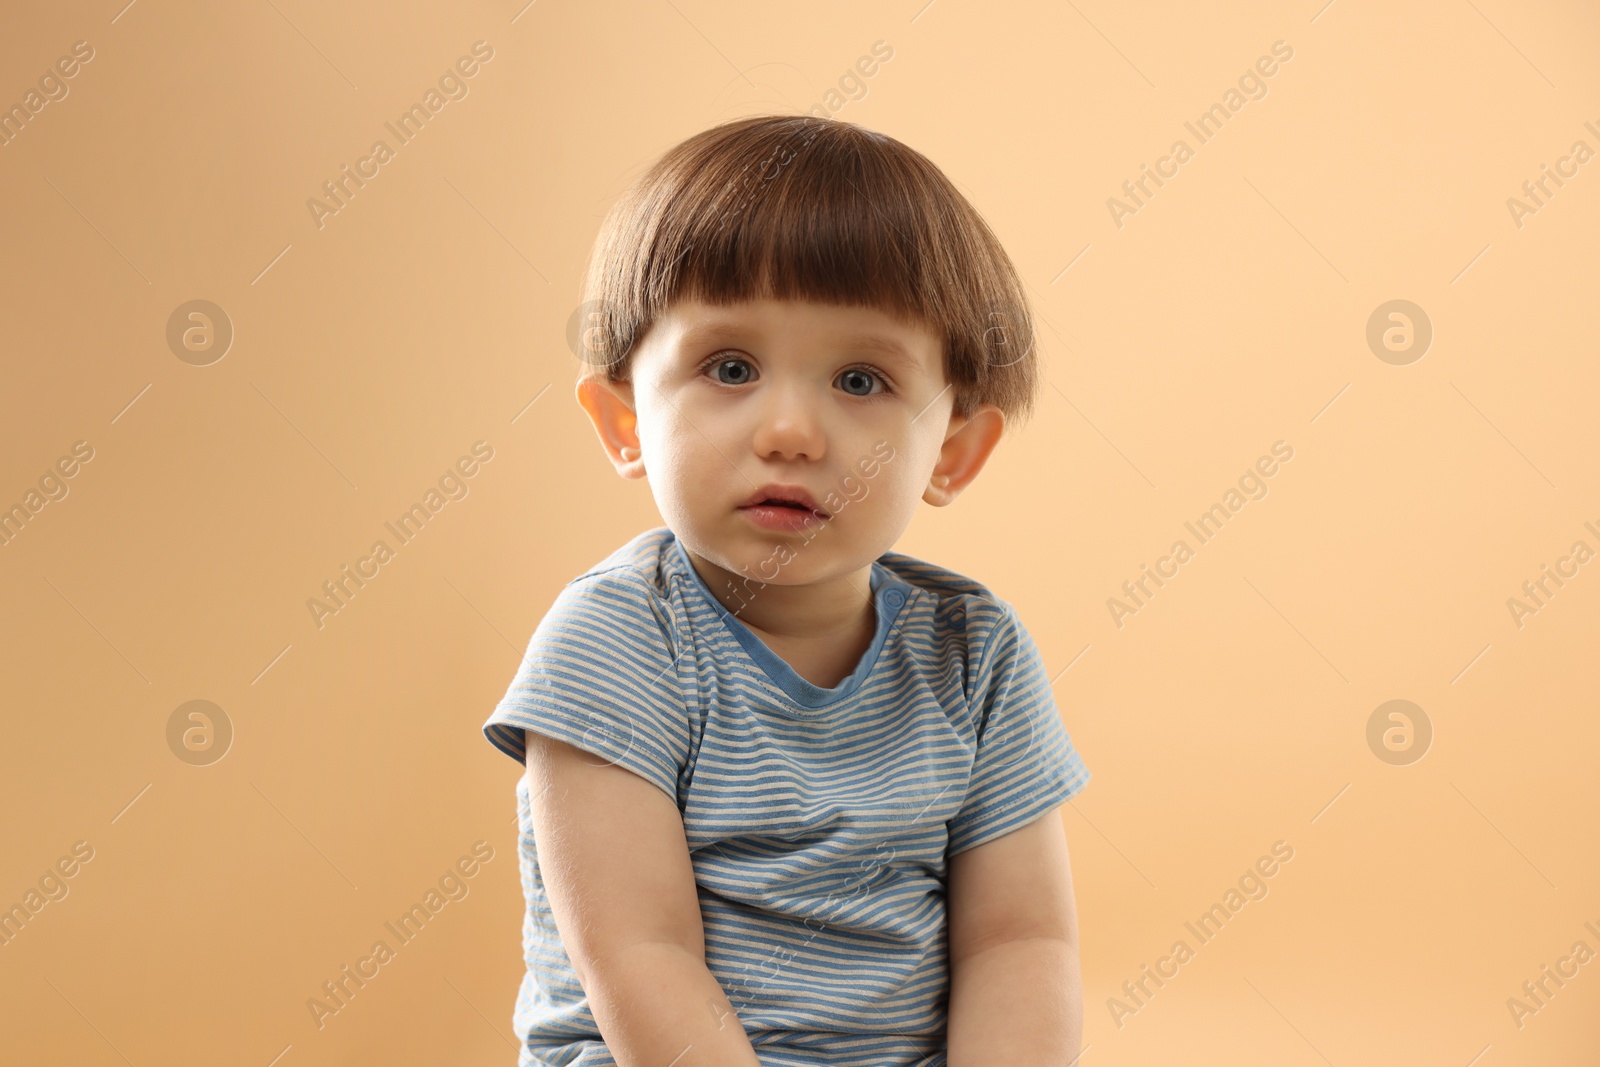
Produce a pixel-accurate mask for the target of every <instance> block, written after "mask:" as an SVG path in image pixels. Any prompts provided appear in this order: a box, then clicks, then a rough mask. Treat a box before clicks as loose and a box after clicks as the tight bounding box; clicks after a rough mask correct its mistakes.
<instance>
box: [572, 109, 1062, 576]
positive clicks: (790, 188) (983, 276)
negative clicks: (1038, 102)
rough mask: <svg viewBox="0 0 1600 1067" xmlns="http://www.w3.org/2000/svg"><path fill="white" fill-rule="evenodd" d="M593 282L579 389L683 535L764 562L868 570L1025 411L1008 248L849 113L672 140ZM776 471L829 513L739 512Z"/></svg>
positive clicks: (605, 250)
mask: <svg viewBox="0 0 1600 1067" xmlns="http://www.w3.org/2000/svg"><path fill="white" fill-rule="evenodd" d="M584 296H585V303H584V307H585V309H587V311H588V321H587V322H586V323H585V324H584V325H585V327H586V328H585V329H584V331H583V334H582V337H583V342H582V345H581V349H580V354H581V355H582V357H583V358H584V360H585V362H586V363H587V364H588V367H587V368H586V370H585V373H584V375H583V377H582V378H581V379H580V381H579V383H578V398H579V402H580V403H581V404H582V405H583V406H584V408H585V410H586V411H588V413H589V415H590V417H591V418H592V419H593V421H594V424H595V428H596V430H597V431H598V433H599V435H600V438H601V441H602V443H603V444H604V445H605V447H606V451H607V453H608V455H609V456H610V458H611V460H612V462H613V464H614V465H615V466H616V468H617V470H618V472H619V473H620V474H622V475H623V476H624V477H629V478H637V477H642V476H645V475H646V473H647V472H648V475H649V480H650V484H651V487H652V490H653V492H654V494H655V498H656V504H657V506H658V508H659V509H660V511H661V514H662V516H663V518H664V519H665V520H666V521H667V524H668V525H669V526H670V527H671V528H672V530H673V531H674V533H676V534H677V536H678V537H679V538H680V539H681V540H682V541H683V542H684V545H685V547H686V548H688V549H689V550H690V551H691V552H692V553H695V554H696V555H698V556H700V557H702V558H704V559H706V560H709V561H710V562H712V563H714V564H716V565H717V566H720V567H722V568H724V569H726V570H728V571H730V572H742V573H745V574H748V575H751V576H753V577H756V578H757V579H758V580H760V581H765V582H773V583H776V584H780V585H791V584H807V583H810V582H815V581H820V580H824V579H827V578H832V577H837V576H839V575H843V574H849V573H852V572H855V571H858V570H859V569H860V568H861V567H863V566H865V565H866V564H868V563H870V562H871V561H872V560H873V559H876V558H877V557H878V556H879V555H882V553H883V552H885V551H887V550H888V549H889V548H891V547H893V545H894V543H895V541H896V540H898V538H899V536H900V534H901V533H902V532H903V531H904V530H905V528H906V526H907V525H908V524H909V523H910V521H911V517H912V514H913V512H914V511H915V509H916V503H917V501H918V500H919V499H920V500H925V501H927V502H928V503H930V504H934V505H936V506H943V505H945V504H948V503H950V502H951V501H952V500H954V499H955V497H956V496H957V495H958V494H959V493H960V492H961V490H962V489H964V488H965V487H966V486H967V485H968V484H969V483H970V482H971V481H972V479H973V478H975V477H977V474H978V472H979V470H981V469H982V467H983V464H984V462H985V461H986V460H987V459H988V457H989V454H990V452H991V451H992V450H993V448H994V446H995V445H996V444H997V443H998V441H999V438H1000V435H1001V433H1002V431H1003V429H1004V426H1005V423H1006V421H1007V420H1008V419H1012V418H1020V417H1023V416H1025V415H1026V414H1027V413H1028V412H1029V409H1030V408H1031V406H1032V401H1033V395H1034V391H1035V388H1036V383H1037V377H1038V371H1037V366H1036V361H1035V358H1034V353H1033V328H1032V321H1031V316H1030V313H1029V310H1028V303H1027V300H1026V297H1025V295H1024V292H1023V288H1022V283H1021V280H1020V279H1019V278H1018V277H1017V274H1016V271H1015V269H1014V268H1013V267H1012V265H1011V261H1010V259H1009V257H1007V255H1006V253H1005V251H1004V249H1002V248H1001V247H1000V244H999V242H998V241H997V240H996V239H995V237H994V235H993V233H991V232H990V230H989V228H988V227H987V226H986V225H985V224H984V222H983V220H982V218H981V217H980V216H979V215H978V213H977V212H976V211H975V210H974V209H973V208H972V206H971V205H970V204H969V203H968V202H967V201H966V199H965V198H964V197H963V196H962V195H961V194H960V192H959V191H957V190H956V188H955V186H954V185H952V184H951V183H950V181H949V180H948V179H947V178H946V177H945V176H944V175H943V174H942V173H941V172H940V171H939V169H938V168H937V167H935V166H934V165H933V164H932V163H931V162H929V161H928V160H927V159H926V158H925V157H924V156H922V155H921V154H920V153H918V152H916V151H914V150H912V149H910V148H908V147H906V146H905V145H903V144H901V143H900V142H898V141H896V140H894V139H893V138H890V137H887V136H885V135H883V134H879V133H874V132H872V131H869V130H864V129H862V128H860V127H858V126H855V125H852V124H850V123H844V122H838V121H835V120H831V119H818V118H814V117H811V116H762V117H756V118H747V119H740V120H737V121H734V122H729V123H725V124H723V125H721V126H717V127H714V128H712V129H710V130H707V131H705V132H703V133H700V134H697V135H695V136H693V137H691V138H689V139H688V140H686V141H684V142H682V143H681V144H679V145H677V146H675V147H674V148H672V149H670V150H669V151H668V152H667V153H666V154H665V155H664V156H663V157H662V158H661V159H660V160H658V161H657V162H656V163H655V165H654V166H653V167H651V168H650V170H649V171H647V172H646V173H645V174H644V175H643V176H642V177H641V178H640V179H639V180H638V181H637V182H635V183H634V185H633V186H632V187H631V188H630V189H629V190H628V192H627V193H625V194H624V196H623V197H622V199H621V200H620V201H619V202H618V203H617V204H616V205H615V206H614V207H613V208H612V211H611V213H610V214H609V216H608V217H607V218H606V221H605V223H604V225H603V226H602V228H601V231H600V235H599V237H598V238H597V240H596V243H595V251H594V255H593V257H592V259H591V261H590V265H589V275H588V279H587V284H586V289H585V294H584ZM896 346H898V347H899V349H900V350H901V351H900V352H899V353H895V352H894V351H892V349H893V348H894V347H896ZM774 484H777V485H783V486H791V487H799V488H800V489H803V490H804V491H806V492H808V493H809V495H810V497H811V498H812V500H813V501H814V502H815V505H816V510H817V512H820V514H814V515H812V516H811V518H810V522H809V523H808V524H806V525H805V527H804V528H800V529H795V530H785V529H782V528H780V527H779V526H776V525H774V524H773V523H772V522H763V521H761V520H762V515H763V513H762V512H759V511H752V510H749V509H745V510H741V507H742V506H743V505H745V504H746V503H747V501H748V500H750V499H751V498H752V497H759V496H762V495H763V490H764V489H765V488H766V487H768V486H771V485H774ZM768 514H769V515H770V513H768ZM780 514H781V513H780ZM796 515H797V517H804V513H796Z"/></svg>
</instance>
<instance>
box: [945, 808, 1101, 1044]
mask: <svg viewBox="0 0 1600 1067" xmlns="http://www.w3.org/2000/svg"><path fill="white" fill-rule="evenodd" d="M1060 812H1061V809H1060V808H1054V809H1052V810H1051V811H1049V812H1047V813H1046V814H1045V815H1043V816H1042V817H1040V818H1039V819H1036V820H1035V821H1033V822H1031V823H1029V824H1028V825H1026V826H1023V827H1020V828H1018V829H1016V830H1013V831H1012V832H1011V833H1009V834H1006V835H1004V836H1002V837H997V838H995V839H994V840H993V841H986V842H985V843H983V844H981V845H978V846H976V847H974V848H969V849H967V850H966V851H964V852H958V853H957V854H956V855H954V856H952V857H950V867H949V871H948V884H947V886H946V899H947V908H948V915H949V924H950V927H949V933H950V1008H949V1019H948V1022H947V1045H948V1048H949V1064H950V1067H1068V1065H1069V1064H1075V1063H1076V1062H1077V1060H1078V1056H1079V1051H1078V1046H1079V1044H1080V1042H1081V1041H1082V1034H1083V985H1082V979H1081V977H1080V974H1079V969H1078V920H1077V910H1076V905H1075V904H1074V901H1073V898H1072V871H1071V866H1070V864H1069V862H1068V857H1067V839H1066V834H1065V832H1064V830H1063V828H1062V826H1061V815H1060Z"/></svg>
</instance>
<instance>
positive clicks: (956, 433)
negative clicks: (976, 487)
mask: <svg viewBox="0 0 1600 1067" xmlns="http://www.w3.org/2000/svg"><path fill="white" fill-rule="evenodd" d="M1005 428H1006V417H1005V414H1004V413H1003V412H1001V410H1000V409H999V408H997V407H995V406H994V405H993V404H984V405H983V406H982V407H980V408H978V410H977V411H974V412H973V413H972V414H971V415H970V416H968V417H966V418H963V417H962V416H960V415H952V416H951V417H950V432H949V433H948V434H946V435H945V439H944V445H943V446H941V447H940V449H939V462H937V463H935V464H934V467H933V475H932V477H930V478H929V479H928V488H927V489H925V490H923V493H922V499H923V500H926V501H927V502H928V503H930V504H932V505H933V506H934V507H938V508H942V507H944V506H945V505H946V504H949V503H951V502H952V501H954V500H955V498H956V497H958V496H960V495H961V491H962V490H963V489H965V488H966V487H967V486H968V485H970V484H971V483H972V480H973V479H974V478H976V477H977V476H978V472H979V471H981V470H983V465H984V464H985V463H986V462H988V460H989V454H990V453H992V452H993V451H994V447H995V445H997V444H999V443H1000V434H1001V433H1002V432H1003V431H1004V430H1005Z"/></svg>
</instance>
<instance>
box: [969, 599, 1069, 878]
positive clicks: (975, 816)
mask: <svg viewBox="0 0 1600 1067" xmlns="http://www.w3.org/2000/svg"><path fill="white" fill-rule="evenodd" d="M1001 607H1002V617H1001V620H1000V621H999V623H997V624H996V626H995V628H994V630H993V632H992V633H991V634H990V636H989V640H988V644H987V647H986V648H985V650H984V651H983V654H982V655H983V665H982V667H981V668H980V669H979V676H978V683H977V685H976V686H975V688H974V690H973V694H974V695H973V704H974V706H973V717H974V724H975V729H976V732H977V745H978V752H977V756H976V759H975V760H974V763H973V767H972V777H971V779H970V781H969V783H968V788H967V797H966V801H965V802H964V803H963V804H962V806H961V810H960V811H958V812H956V815H955V817H954V818H952V819H951V820H950V822H949V843H948V846H947V848H946V855H947V856H953V855H955V854H956V853H958V852H962V851H965V850H966V849H969V848H972V847H973V846H975V845H981V844H983V843H985V842H987V841H991V840H993V839H994V838H997V837H1002V836H1004V835H1005V834H1008V833H1010V832H1011V831H1012V830H1017V829H1020V828H1022V827H1023V826H1026V825H1027V824H1028V823H1030V822H1032V821H1034V820H1035V819H1037V818H1038V817H1039V816H1041V815H1043V814H1044V813H1045V812H1047V811H1049V810H1050V809H1052V808H1054V807H1056V806H1058V805H1060V804H1062V803H1064V802H1066V801H1067V800H1070V799H1071V798H1072V797H1074V796H1076V795H1077V794H1078V793H1079V792H1080V791H1081V790H1082V789H1083V787H1084V786H1085V785H1087V784H1088V783H1089V770H1088V768H1087V767H1085V766H1084V763H1083V760H1082V759H1081V758H1080V757H1079V756H1078V751H1077V749H1076V748H1075V747H1074V746H1073V744H1072V738H1071V737H1070V736H1069V735H1068V733H1067V729H1066V726H1065V725H1063V724H1062V722H1061V715H1060V713H1059V712H1058V711H1057V710H1056V703H1055V698H1054V697H1053V696H1052V695H1051V693H1050V678H1049V676H1048V675H1046V674H1045V669H1044V662H1043V660H1041V659H1040V657H1039V650H1038V648H1037V647H1036V646H1035V645H1034V642H1033V638H1032V637H1031V636H1030V635H1029V633H1028V631H1027V630H1026V629H1025V628H1024V627H1023V625H1022V623H1021V621H1020V620H1018V619H1017V617H1016V613H1015V612H1014V611H1013V610H1012V608H1011V606H1010V605H1009V604H1004V603H1002V605H1001Z"/></svg>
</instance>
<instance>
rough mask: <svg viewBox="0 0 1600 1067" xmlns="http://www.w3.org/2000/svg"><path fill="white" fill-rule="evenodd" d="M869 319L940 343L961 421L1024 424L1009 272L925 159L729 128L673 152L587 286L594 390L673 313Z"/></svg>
mask: <svg viewBox="0 0 1600 1067" xmlns="http://www.w3.org/2000/svg"><path fill="white" fill-rule="evenodd" d="M763 297H765V298H771V299H778V300H803V301H811V302H816V303H824V304H837V305H847V306H864V307H870V308H875V309H877V310H879V311H882V312H883V313H885V314H887V315H889V316H890V317H892V318H894V319H896V320H897V321H900V322H902V323H911V324H919V325H923V326H925V327H927V328H928V329H929V330H930V331H931V332H932V333H933V335H934V336H935V337H938V338H939V339H940V341H941V343H942V349H943V356H944V370H945V376H946V379H947V380H948V381H949V382H950V384H951V386H952V388H953V391H954V394H955V396H954V400H953V407H954V411H955V413H956V414H959V415H964V416H965V415H971V414H972V413H973V411H975V410H976V409H977V407H978V405H980V404H994V405H995V406H997V407H999V408H1000V410H1001V411H1002V412H1004V414H1005V416H1006V419H1007V422H1008V423H1009V422H1010V421H1011V420H1013V419H1016V418H1022V417H1026V416H1027V415H1028V414H1029V413H1030V411H1031V409H1032V406H1033V400H1034V394H1035V391H1036V389H1037V388H1038V367H1037V360H1036V359H1035V356H1034V351H1033V349H1034V330H1033V320H1032V315H1031V314H1030V312H1029V308H1028V302H1027V297H1026V294H1025V293H1024V290H1023V285H1022V281H1021V279H1020V278H1019V277H1018V275H1017V272H1016V269H1015V267H1013V265H1012V263H1011V260H1010V258H1009V257H1008V256H1007V255H1006V252H1005V250H1004V248H1002V247H1001V245H1000V242H999V240H998V239H997V238H996V237H995V235H994V233H993V232H992V231H991V230H990V229H989V227H988V225H987V224H985V222H984V221H983V218H982V217H981V216H980V215H979V214H978V212H977V210H976V209H974V208H973V206H972V205H971V204H970V203H968V201H967V199H966V198H965V197H964V196H962V195H961V193H960V191H959V190H957V189H956V187H955V186H954V185H953V184H952V183H951V181H950V180H949V179H948V178H946V177H945V175H944V174H943V172H941V171H940V170H939V168H938V167H936V166H934V164H933V163H932V162H931V161H929V160H928V159H927V157H925V156H923V155H922V154H921V153H920V152H917V151H916V150H914V149H912V148H909V147H907V146H906V145H904V144H902V143H900V142H899V141H897V140H895V139H894V138H892V137H889V136H887V135H885V134H881V133H877V132H875V131H872V130H867V129H864V128H862V127H860V126H857V125H855V124H854V123H849V122H842V121H839V120H837V119H824V118H818V117H816V116H812V115H761V116H754V117H750V118H743V119H737V120H734V121H731V122H726V123H723V124H721V125H718V126H714V127H712V128H711V129H708V130H705V131H703V132H701V133H697V134H695V135H694V136H692V137H690V138H688V139H687V140H685V141H683V142H681V143H679V144H677V145H675V146H674V147H672V148H670V149H668V150H667V152H666V153H664V154H663V155H662V156H661V157H660V158H659V159H658V160H657V161H656V162H655V163H654V164H653V165H652V166H651V167H650V168H649V169H648V170H647V171H646V172H645V173H644V174H643V175H641V176H640V177H639V178H638V179H637V180H636V181H635V182H634V183H633V184H632V185H631V186H630V187H629V188H628V189H627V190H626V191H625V192H624V193H623V195H622V196H621V198H620V199H619V200H618V201H617V203H616V204H614V205H613V206H612V208H611V211H610V212H609V213H608V215H607V216H606V219H605V221H604V223H602V225H601V228H600V232H599V234H598V236H597V237H596V239H595V244H594V250H593V253H592V254H591V256H590V259H589V264H588V271H587V275H586V278H585V282H584V292H583V298H584V304H583V307H584V308H586V309H589V310H588V312H587V317H588V328H587V329H585V330H584V332H583V338H584V340H583V342H582V344H583V348H584V349H585V351H584V352H583V353H582V356H583V359H584V361H585V362H586V363H587V364H588V366H587V367H586V370H585V374H586V375H601V374H603V375H604V376H605V377H606V378H607V379H609V380H610V381H612V382H621V381H625V380H627V377H628V366H629V362H630V357H631V356H632V353H633V350H634V341H635V339H637V338H642V337H643V336H644V335H645V333H646V331H648V330H649V329H650V327H651V325H652V324H653V323H654V322H655V321H656V319H657V317H658V316H660V315H661V314H663V313H664V312H665V311H666V310H667V309H668V308H670V307H671V306H672V305H673V304H674V303H675V302H676V301H678V300H680V299H685V298H687V299H697V300H699V301H701V302H703V303H707V304H712V305H717V306H727V305H730V304H734V303H738V302H742V301H746V300H754V299H760V298H763Z"/></svg>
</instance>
